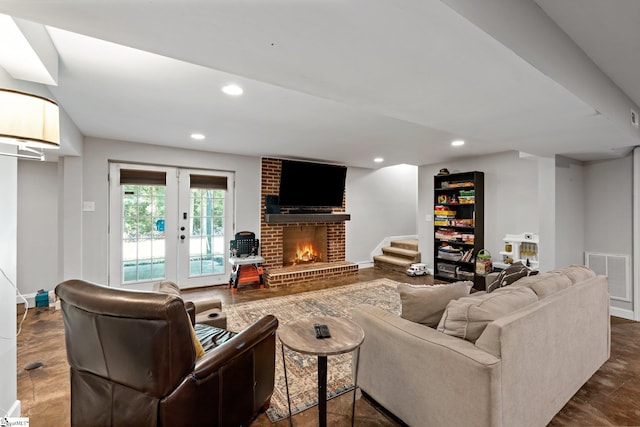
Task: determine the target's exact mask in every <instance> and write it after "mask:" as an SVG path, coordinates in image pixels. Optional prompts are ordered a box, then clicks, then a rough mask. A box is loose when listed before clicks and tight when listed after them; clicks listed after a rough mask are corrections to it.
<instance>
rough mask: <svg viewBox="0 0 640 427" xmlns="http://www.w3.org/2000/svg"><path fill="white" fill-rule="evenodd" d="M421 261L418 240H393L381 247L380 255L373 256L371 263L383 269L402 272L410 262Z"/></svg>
mask: <svg viewBox="0 0 640 427" xmlns="http://www.w3.org/2000/svg"><path fill="white" fill-rule="evenodd" d="M420 261H421V255H420V252H419V251H418V241H417V240H415V239H408V240H394V241H392V242H391V246H387V247H384V248H382V255H376V256H374V257H373V265H374V266H376V267H380V268H382V269H385V270H392V271H401V272H404V271H405V270H406V269H407V268H409V266H411V264H414V263H417V262H420Z"/></svg>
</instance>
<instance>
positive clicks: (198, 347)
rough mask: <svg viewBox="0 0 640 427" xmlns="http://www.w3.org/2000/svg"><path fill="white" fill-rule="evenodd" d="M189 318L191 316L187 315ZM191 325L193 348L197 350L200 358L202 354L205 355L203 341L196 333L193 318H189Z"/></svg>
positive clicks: (197, 357)
mask: <svg viewBox="0 0 640 427" xmlns="http://www.w3.org/2000/svg"><path fill="white" fill-rule="evenodd" d="M185 313H186V311H185ZM187 318H189V316H188V315H187ZM189 327H190V328H191V339H192V340H193V348H194V350H195V351H196V359H200V358H201V357H202V356H204V347H202V343H201V342H200V340H199V339H198V336H197V335H196V330H195V329H194V328H193V325H192V324H191V319H189Z"/></svg>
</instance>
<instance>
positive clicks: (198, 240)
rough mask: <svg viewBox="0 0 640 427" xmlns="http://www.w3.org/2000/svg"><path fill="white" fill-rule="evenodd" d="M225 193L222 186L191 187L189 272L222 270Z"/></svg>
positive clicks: (199, 274)
mask: <svg viewBox="0 0 640 427" xmlns="http://www.w3.org/2000/svg"><path fill="white" fill-rule="evenodd" d="M225 193H226V191H225V190H215V189H207V188H191V201H190V213H191V218H190V226H191V230H190V235H191V238H190V241H189V273H190V276H202V275H208V274H222V273H224V263H223V258H224V243H223V242H224V210H225V204H224V200H225ZM221 242H222V244H221Z"/></svg>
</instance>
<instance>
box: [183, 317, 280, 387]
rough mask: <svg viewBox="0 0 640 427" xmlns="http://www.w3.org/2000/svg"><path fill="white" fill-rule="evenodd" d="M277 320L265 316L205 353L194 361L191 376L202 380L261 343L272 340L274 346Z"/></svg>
mask: <svg viewBox="0 0 640 427" xmlns="http://www.w3.org/2000/svg"><path fill="white" fill-rule="evenodd" d="M277 328H278V319H277V318H276V317H275V316H273V315H267V316H265V317H263V318H262V319H260V320H258V321H257V322H255V323H254V324H252V325H250V326H249V327H247V328H246V329H244V330H243V331H242V332H240V333H239V334H238V335H236V336H235V337H233V338H231V339H230V340H229V341H227V342H225V343H224V344H221V345H220V346H218V347H216V348H215V349H213V350H210V351H209V352H207V353H206V354H205V355H204V356H202V357H201V358H200V359H198V360H197V361H196V365H195V367H194V369H193V375H194V377H195V378H196V379H203V378H206V377H207V376H209V375H211V374H213V373H215V372H216V371H217V370H218V369H220V368H221V367H222V366H224V365H225V364H226V363H227V362H228V361H229V360H231V359H233V358H235V357H239V356H241V355H242V354H244V353H245V352H247V351H250V350H251V349H252V348H254V347H256V346H258V345H259V344H260V343H262V342H263V341H269V340H273V344H274V345H275V331H276V329H277Z"/></svg>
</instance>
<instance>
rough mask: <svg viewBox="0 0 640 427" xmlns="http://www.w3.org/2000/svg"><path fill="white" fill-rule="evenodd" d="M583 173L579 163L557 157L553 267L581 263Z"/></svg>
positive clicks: (582, 260)
mask: <svg viewBox="0 0 640 427" xmlns="http://www.w3.org/2000/svg"><path fill="white" fill-rule="evenodd" d="M584 177H585V174H584V167H583V166H582V164H580V163H577V162H574V161H571V160H569V159H565V158H562V157H556V193H555V197H556V203H555V205H556V211H555V212H556V213H555V267H564V266H567V265H571V264H584V247H585V246H584V243H585V234H586V232H585V231H586V230H585V216H586V215H585V209H584V208H585V183H584Z"/></svg>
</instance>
